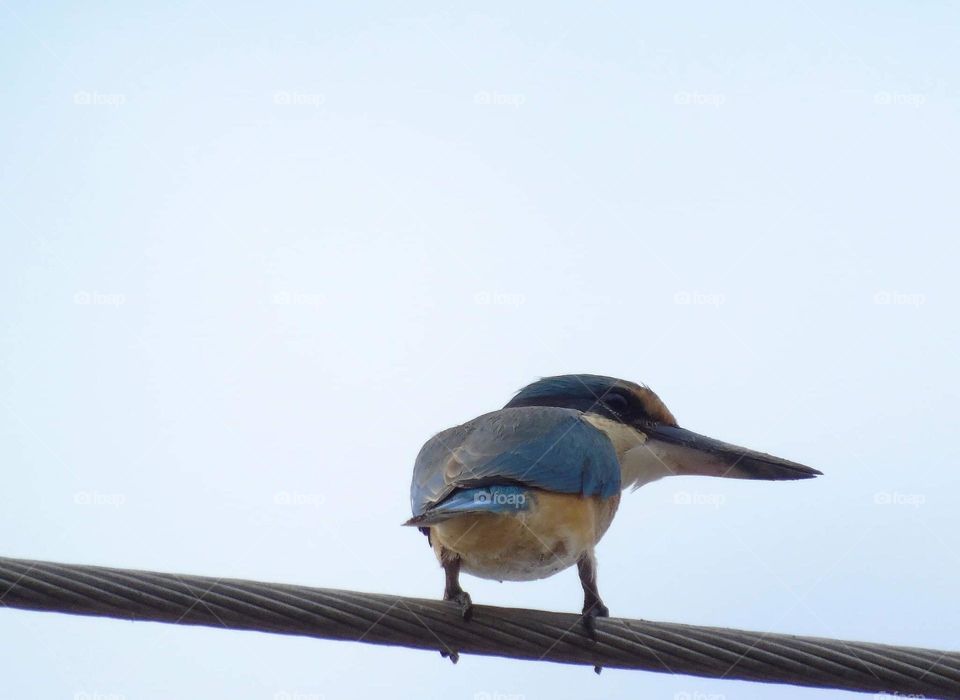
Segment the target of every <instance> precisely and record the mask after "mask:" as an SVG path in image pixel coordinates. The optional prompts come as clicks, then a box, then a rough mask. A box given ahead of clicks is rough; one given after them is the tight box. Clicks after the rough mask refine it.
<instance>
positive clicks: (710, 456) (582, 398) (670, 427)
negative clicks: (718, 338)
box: [404, 374, 821, 635]
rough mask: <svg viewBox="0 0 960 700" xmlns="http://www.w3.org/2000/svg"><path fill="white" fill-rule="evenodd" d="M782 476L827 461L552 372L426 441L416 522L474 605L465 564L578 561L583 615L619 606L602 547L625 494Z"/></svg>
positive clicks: (532, 566)
mask: <svg viewBox="0 0 960 700" xmlns="http://www.w3.org/2000/svg"><path fill="white" fill-rule="evenodd" d="M691 474H693V475H703V476H716V477H727V478H734V479H762V480H766V481H784V480H792V479H809V478H812V477H815V476H818V475H820V474H821V472H819V471H817V470H816V469H812V468H810V467H806V466H804V465H802V464H797V463H796V462H790V461H788V460H786V459H781V458H779V457H774V456H772V455H768V454H764V453H762V452H757V451H754V450H750V449H747V448H744V447H738V446H736V445H731V444H728V443H725V442H721V441H719V440H715V439H713V438H709V437H706V436H704V435H699V434H697V433H695V432H692V431H690V430H686V429H684V428H681V427H680V426H679V425H678V424H677V421H676V419H675V418H674V417H673V414H672V413H671V412H670V411H669V410H668V409H667V407H666V406H665V405H664V403H663V401H661V400H660V398H659V397H658V396H657V395H656V394H655V393H654V392H653V391H652V390H651V389H650V388H648V387H647V386H644V385H641V384H636V383H634V382H629V381H625V380H623V379H615V378H613V377H604V376H599V375H595V374H566V375H561V376H555V377H545V378H543V379H540V380H539V381H536V382H533V383H532V384H530V385H528V386H526V387H524V388H523V389H521V390H520V391H519V392H517V394H516V395H515V396H514V397H513V398H512V399H511V400H510V401H509V402H508V403H507V404H506V406H504V407H503V408H501V409H500V410H498V411H493V412H492V413H486V414H484V415H482V416H479V417H477V418H474V419H473V420H470V421H467V422H466V423H464V424H463V425H458V426H456V427H454V428H449V429H447V430H444V431H443V432H441V433H439V434H437V435H435V436H434V437H433V438H431V439H430V440H428V441H427V443H426V444H425V445H424V446H423V448H422V449H421V450H420V453H419V455H418V456H417V459H416V463H415V464H414V468H413V480H412V484H411V488H410V501H411V509H412V511H413V517H412V518H410V519H409V520H408V521H407V522H406V523H404V524H405V525H410V526H415V527H417V528H419V529H420V531H421V532H423V533H424V534H425V535H427V538H428V542H429V544H430V546H431V547H432V548H433V551H434V553H435V555H436V557H437V559H438V561H439V562H440V566H441V567H442V568H443V570H444V572H445V578H446V585H445V587H444V592H443V598H444V600H447V601H453V602H454V603H455V604H456V605H457V606H458V608H459V610H460V612H461V614H462V615H463V617H464V619H466V620H469V619H470V614H471V611H472V602H471V599H470V595H469V594H468V593H467V592H466V591H464V590H463V588H462V587H461V586H460V573H461V571H463V572H466V573H469V574H472V575H474V576H479V577H481V578H487V579H494V580H498V581H530V580H534V579H541V578H546V577H548V576H552V575H553V574H555V573H557V572H559V571H563V570H564V569H567V568H569V567H572V566H573V565H574V564H576V566H577V571H578V572H579V575H580V583H581V585H582V587H583V612H582V621H583V625H584V627H585V628H586V630H587V632H588V633H589V634H591V635H593V634H594V629H595V624H594V623H595V619H596V618H598V617H608V616H609V614H610V613H609V610H608V608H607V606H606V605H604V604H603V601H602V600H601V598H600V593H599V591H598V588H597V561H596V557H595V555H594V549H595V547H596V545H597V543H598V542H599V541H600V538H601V537H603V535H604V533H605V532H606V531H607V528H608V527H610V523H611V522H612V521H613V517H614V515H615V514H616V512H617V508H618V506H619V505H620V494H621V493H622V492H623V491H625V490H626V489H628V488H629V489H632V490H635V489H637V488H639V487H640V486H643V485H644V484H648V483H650V482H652V481H656V480H657V479H660V478H662V477H665V476H674V475H691Z"/></svg>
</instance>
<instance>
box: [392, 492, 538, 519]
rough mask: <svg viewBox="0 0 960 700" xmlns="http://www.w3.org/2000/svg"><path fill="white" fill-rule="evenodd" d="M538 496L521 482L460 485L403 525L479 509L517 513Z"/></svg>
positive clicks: (478, 510)
mask: <svg viewBox="0 0 960 700" xmlns="http://www.w3.org/2000/svg"><path fill="white" fill-rule="evenodd" d="M535 498H536V497H535V496H534V494H533V492H532V491H531V490H530V489H527V488H524V487H522V486H485V487H483V488H472V489H457V490H456V491H454V492H453V493H451V494H450V495H449V496H447V497H446V498H445V499H443V500H442V501H440V502H439V503H437V504H436V505H433V506H431V507H430V508H428V509H427V510H425V511H424V512H423V513H419V514H417V515H414V516H413V517H412V518H410V519H409V520H408V521H407V522H405V523H404V525H410V526H412V527H423V526H424V525H433V524H435V523H440V522H443V521H444V520H449V519H450V518H456V517H457V516H460V515H468V514H476V513H501V514H513V513H518V512H521V511H525V510H527V509H528V508H530V506H531V505H532V504H533V500H534V499H535Z"/></svg>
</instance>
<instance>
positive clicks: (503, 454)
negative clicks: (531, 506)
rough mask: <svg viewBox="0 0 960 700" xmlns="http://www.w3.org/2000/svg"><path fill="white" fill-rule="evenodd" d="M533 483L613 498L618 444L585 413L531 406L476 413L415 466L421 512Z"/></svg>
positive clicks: (431, 444)
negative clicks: (455, 497) (471, 493)
mask: <svg viewBox="0 0 960 700" xmlns="http://www.w3.org/2000/svg"><path fill="white" fill-rule="evenodd" d="M490 485H520V486H529V487H534V488H538V489H543V490H546V491H553V492H556V493H571V494H580V495H584V496H600V497H603V498H607V497H609V496H613V495H614V494H617V493H619V492H620V464H619V462H618V461H617V454H616V451H615V450H614V448H613V444H612V443H611V442H610V440H609V439H608V438H607V436H606V435H604V434H603V432H601V431H600V430H598V429H596V428H594V427H593V426H592V425H590V424H589V423H588V422H586V421H585V420H584V419H583V414H582V413H581V412H580V411H575V410H572V409H567V408H552V407H545V406H530V407H523V408H505V409H502V410H499V411H494V412H493V413H488V414H486V415H483V416H480V417H479V418H474V419H473V420H472V421H469V422H467V423H464V424H463V425H459V426H457V427H455V428H450V429H449V430H445V431H443V432H442V433H440V434H438V435H436V436H434V437H433V438H431V439H430V440H429V441H428V442H427V444H425V445H424V446H423V449H421V450H420V454H419V455H418V456H417V462H416V465H415V466H414V468H413V483H412V485H411V488H410V505H411V508H412V510H413V514H414V516H420V515H423V513H425V512H426V511H427V510H428V509H430V508H432V507H434V506H436V505H437V504H438V503H440V502H441V501H443V500H444V499H446V498H448V497H449V496H450V495H451V494H452V493H453V492H454V491H456V490H458V489H460V490H463V489H470V488H476V487H483V486H490Z"/></svg>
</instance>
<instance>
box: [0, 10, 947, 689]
mask: <svg viewBox="0 0 960 700" xmlns="http://www.w3.org/2000/svg"><path fill="white" fill-rule="evenodd" d="M348 5H349V7H347V6H341V7H338V8H330V7H321V6H319V5H317V4H314V3H303V4H302V5H294V4H274V5H272V6H270V7H259V8H253V7H247V6H238V5H237V4H236V3H229V2H208V3H202V4H194V5H189V4H186V3H182V4H166V5H164V6H163V7H159V6H156V7H148V6H146V5H144V6H143V7H136V6H135V5H132V4H130V3H114V4H106V5H97V6H93V5H90V4H83V5H81V4H79V3H78V4H63V3H29V4H28V3H24V2H12V3H7V4H5V6H4V7H3V8H0V18H2V20H0V22H2V24H0V26H2V36H3V40H2V44H0V83H2V85H3V108H2V110H0V153H2V159H0V163H2V166H3V168H2V171H0V192H2V198H0V217H2V219H0V230H2V234H0V236H2V242H3V253H2V255H0V322H2V325H0V464H2V465H3V488H2V490H0V531H2V532H3V538H2V540H3V545H2V548H0V555H5V556H14V557H28V558H38V559H48V560H56V561H67V562H76V563H87V564H100V565H110V566H119V567H131V568H144V569H157V570H163V571H173V572H186V573H195V574H206V575H213V576H231V577H242V578H252V579H264V580H272V581H283V582H291V583H301V584H307V585H316V586H325V587H334V588H345V589H357V590H366V591H379V592H387V593H396V594H404V595H413V596H423V597H438V596H439V595H440V593H441V591H442V586H443V575H442V571H441V570H440V569H439V568H438V566H437V564H436V562H435V560H434V558H433V554H432V553H431V551H430V550H429V549H428V548H427V546H426V542H425V539H424V538H423V537H421V536H420V535H419V534H418V533H417V532H416V531H414V530H411V529H407V528H402V527H400V523H401V522H402V521H403V520H405V519H406V518H407V517H408V516H409V501H408V490H409V478H410V472H411V468H412V465H413V460H414V457H415V456H416V453H417V451H418V449H419V448H420V445H421V444H422V443H423V442H424V441H425V440H427V439H428V438H429V437H430V436H431V435H432V434H433V433H435V432H437V431H439V430H441V429H443V428H446V427H449V426H451V425H454V424H457V423H459V422H462V421H464V420H467V419H469V418H471V417H473V416H475V415H478V414H480V413H484V412H486V411H489V410H493V409H495V408H497V407H499V406H501V405H502V404H503V403H504V402H506V401H507V400H508V399H509V397H510V396H511V395H512V393H513V392H514V391H516V390H517V389H518V388H520V387H521V386H522V385H524V384H525V383H527V382H529V381H531V380H533V379H535V378H537V377H539V376H542V375H549V374H557V373H566V372H591V373H598V374H609V375H615V376H620V377H624V378H627V379H631V380H634V381H640V382H645V383H647V384H649V385H650V386H651V387H652V388H653V389H654V390H655V391H657V392H658V393H659V394H660V396H661V397H662V398H663V399H664V401H665V402H666V404H667V405H668V406H669V407H670V409H671V410H672V411H673V412H674V414H675V415H676V416H677V418H678V420H679V421H680V423H681V425H683V426H685V427H688V428H691V429H694V430H697V431H698V432H702V433H705V434H708V435H711V436H714V437H717V438H721V439H725V440H727V441H731V442H735V443H739V444H743V445H747V446H750V447H754V448H758V449H761V450H764V451H768V452H772V453H774V454H777V455H780V456H783V457H786V458H789V459H792V460H795V461H799V462H802V463H805V464H809V465H811V466H814V467H817V468H819V469H821V470H822V471H823V472H824V473H825V476H824V477H822V478H820V479H817V480H815V481H807V482H793V483H791V482H781V483H767V482H745V481H730V480H711V479H706V478H696V477H677V478H674V479H666V480H663V481H660V482H657V483H655V484H652V485H649V486H646V487H644V488H643V489H641V490H640V491H638V492H637V493H635V494H629V495H626V496H625V497H624V500H623V503H622V505H621V508H620V512H619V514H618V516H617V519H616V521H615V522H614V524H613V526H612V527H611V529H610V531H609V533H608V534H607V536H606V538H605V539H604V540H603V542H602V543H601V544H600V546H599V549H598V557H599V562H600V573H599V577H600V578H599V581H600V590H601V593H602V594H603V596H604V600H605V602H606V603H607V605H608V606H609V607H610V610H611V613H612V614H613V615H616V616H624V617H634V618H645V619H652V620H667V621H678V622H687V623H693V624H703V625H715V626H724V627H738V628H745V629H754V630H763V631H774V632H786V633H797V634H810V635H820V636H826V637H836V638H845V639H858V640H868V641H876V642H886V643H896V644H908V645H917V646H926V647H933V648H942V649H949V648H954V649H955V648H956V647H957V630H958V627H960V613H958V610H957V605H956V591H957V589H958V584H960V554H958V552H960V534H958V533H960V528H958V517H960V516H958V514H957V506H956V504H957V491H958V488H960V476H958V475H960V470H958V459H960V447H958V442H957V430H956V426H957V416H958V410H960V409H958V404H960V401H958V398H960V389H958V370H957V355H958V353H957V348H958V343H960V321H958V314H957V305H958V296H960V281H958V274H957V253H958V244H957V230H958V221H960V216H958V213H960V212H958V208H960V204H958V198H957V158H958V147H960V128H958V120H957V106H958V94H957V85H956V82H955V80H956V70H957V66H958V65H960V55H958V54H960V48H958V47H960V45H958V44H957V42H956V35H957V30H958V20H960V11H958V9H957V7H956V6H951V5H950V4H948V3H923V4H915V3H914V4H911V3H880V4H872V5H869V6H856V7H854V6H852V5H850V6H848V7H838V6H837V4H836V3H818V2H810V3H805V4H803V5H796V6H792V7H790V8H787V7H782V6H779V5H776V4H775V5H773V6H770V5H769V4H767V5H765V4H757V3H753V4H749V5H742V6H739V7H730V6H729V5H722V6H721V5H718V4H716V3H693V4H684V5H672V6H670V7H660V8H658V9H651V8H644V9H638V8H635V7H634V6H633V4H631V3H614V2H603V3H589V4H583V5H581V6H579V7H578V8H576V9H571V8H569V7H560V6H558V5H557V4H554V3H538V4H527V5H525V6H524V7H523V8H520V9H518V8H517V7H516V6H515V4H514V3H485V4H484V7H485V9H484V10H482V11H477V12H467V11H462V10H450V9H446V6H445V4H442V3H438V4H435V5H432V6H431V5H422V6H420V7H419V8H418V9H416V10H400V9H398V8H397V7H396V4H395V3H381V4H365V5H363V7H354V6H353V4H348ZM463 583H464V587H465V588H466V589H467V590H468V591H470V593H471V594H472V595H473V599H474V601H475V602H477V603H491V604H499V605H516V606H530V607H542V608H547V609H551V610H562V611H571V612H573V611H577V610H579V608H580V605H581V594H580V584H579V582H578V581H577V576H576V573H575V572H574V571H567V572H563V573H561V574H559V575H557V576H555V577H553V578H551V579H548V580H544V581H538V582H532V583H505V584H497V583H495V582H490V581H482V580H478V579H474V578H472V577H469V576H465V577H464V578H463ZM0 637H2V638H3V639H4V640H5V641H4V643H3V656H2V659H0V673H2V676H3V686H4V692H5V693H6V694H7V695H9V696H10V697H22V698H65V699H74V700H94V699H95V700H134V699H140V698H145V699H151V700H153V699H159V698H173V697H177V698H201V697H204V698H214V697H225V698H226V697H229V698H244V699H245V698H254V699H262V700H291V699H292V698H296V699H297V700H319V699H320V698H323V699H324V700H336V699H338V698H348V697H357V696H360V697H371V698H396V699H401V698H403V699H406V698H416V699H418V700H424V699H427V698H443V699H444V700H450V699H453V700H456V699H464V700H541V699H544V700H546V699H554V698H563V697H573V698H591V697H624V698H626V697H630V698H640V697H642V698H667V699H670V700H692V699H693V698H699V699H701V700H703V699H705V698H710V699H711V700H732V699H734V698H737V699H740V698H757V699H760V698H763V699H768V698H810V699H811V700H812V699H814V698H827V697H837V696H838V693H832V692H818V691H812V690H805V689H797V688H787V687H777V688H773V687H768V686H760V685H753V684H746V683H740V682H733V681H714V680H706V679H697V678H690V677H683V676H671V675H662V674H650V673H639V672H627V671H616V670H607V671H605V672H604V673H603V674H602V675H601V676H600V677H597V676H596V675H594V673H593V672H592V670H591V669H589V668H581V667H565V666H558V665H550V664H543V663H539V664H538V663H529V662H515V661H508V660H502V659H491V658H480V657H469V656H465V657H463V658H462V660H461V662H460V663H459V665H457V666H456V667H454V666H452V665H451V664H450V663H449V662H448V661H445V660H443V659H441V658H440V656H439V655H438V654H433V653H427V652H418V651H411V650H402V649H395V648H383V647H373V646H367V645H363V644H350V643H341V642H325V641H317V640H309V639H297V638H283V637H278V636H272V635H259V634H253V633H246V632H231V631H224V630H214V629H199V628H186V627H173V626H167V625H155V624H148V623H137V624H130V623H122V622H117V621H107V620H93V619H86V618H78V617H68V616H59V615H50V614H40V613H26V612H19V611H0ZM698 693H699V694H700V695H697V694H698ZM98 694H99V695H98ZM297 694H299V696H298V695H297ZM100 696H102V697H100Z"/></svg>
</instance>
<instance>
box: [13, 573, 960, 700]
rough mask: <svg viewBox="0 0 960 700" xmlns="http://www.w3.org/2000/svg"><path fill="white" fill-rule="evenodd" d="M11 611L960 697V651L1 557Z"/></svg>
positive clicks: (596, 665)
mask: <svg viewBox="0 0 960 700" xmlns="http://www.w3.org/2000/svg"><path fill="white" fill-rule="evenodd" d="M0 605H2V606H4V607H9V608H21V609H25V610H39V611H47V612H61V613H70V614H76V615H95V616H101V617H113V618H120V619H124V620H145V621H152V622H166V623H173V624H183V625H203V626H208V627H224V628H226V629H236V630H256V631H261V632H272V633H276V634H292V635H303V636H309V637H316V638H321V639H334V640H343V641H358V642H364V643H369V644H385V645H398V646H405V647H411V648H415V649H430V650H436V651H440V652H441V653H443V654H444V655H447V656H450V657H452V658H453V659H454V660H456V659H457V658H458V655H459V654H461V653H463V654H482V655H487V656H502V657H509V658H515V659H530V660H540V661H552V662H558V663H567V664H584V665H589V666H594V667H609V668H623V669H640V670H646V671H656V672H661V673H675V674H688V675H694V676H703V677H708V678H727V679H738V680H749V681H759V682H765V683H789V684H794V685H803V686H811V687H818V688H836V689H845V690H857V691H863V692H875V693H879V692H886V693H892V694H909V695H915V696H916V695H922V696H924V697H928V698H957V699H960V653H958V652H946V651H936V650H933V649H918V648H913V647H899V646H887V645H882V644H871V643H867V642H845V641H840V640H834V639H820V638H815V637H798V636H792V635H784V634H766V633H759V632H747V631H743V630H734V629H723V628H715V627H697V626H692V625H680V624H674V623H666V622H646V621H641V620H625V619H619V618H610V619H600V620H598V621H597V632H596V640H593V639H591V638H590V637H588V636H587V635H586V634H585V633H584V630H583V628H582V626H581V624H580V618H579V616H578V615H572V614H566V613H555V612H547V611H542V610H525V609H518V608H498V607H489V606H483V605H478V606H474V612H473V617H472V619H471V620H470V621H469V622H465V621H463V620H462V619H461V617H460V615H459V612H458V610H457V607H456V606H455V605H452V604H450V603H444V602H442V601H435V600H422V599H418V598H404V597H399V596H391V595H383V594H376V593H360V592H356V591H340V590H332V589H325V588H310V587H307V586H294V585H288V584H280V583H262V582H257V581H243V580H236V579H218V578H211V577H205V576H189V575H178V574H168V573H159V572H153V571H135V570H129V569H114V568H106V567H99V566H80V565H73V564H59V563H54V562H43V561H31V560H26V559H9V558H3V557H0Z"/></svg>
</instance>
